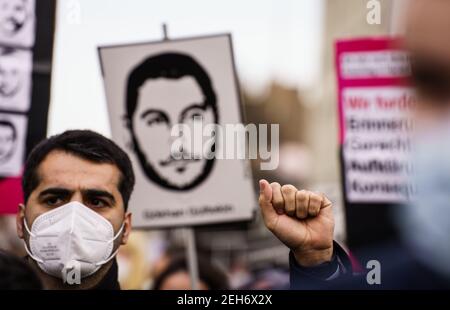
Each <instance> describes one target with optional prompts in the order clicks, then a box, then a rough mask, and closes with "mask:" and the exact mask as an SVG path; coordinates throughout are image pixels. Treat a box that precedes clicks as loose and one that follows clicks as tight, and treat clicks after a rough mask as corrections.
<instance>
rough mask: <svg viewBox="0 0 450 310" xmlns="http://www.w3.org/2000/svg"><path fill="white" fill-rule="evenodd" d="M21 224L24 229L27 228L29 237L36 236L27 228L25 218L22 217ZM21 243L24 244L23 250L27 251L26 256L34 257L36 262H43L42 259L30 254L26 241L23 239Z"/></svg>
mask: <svg viewBox="0 0 450 310" xmlns="http://www.w3.org/2000/svg"><path fill="white" fill-rule="evenodd" d="M23 224H24V226H25V229H26V230H27V232H28V234H29V235H30V236H31V237H36V235H35V234H33V233H32V232H31V231H30V229H29V228H28V225H27V221H26V219H25V218H23ZM23 244H24V246H25V251H26V252H27V254H28V256H30V257H31V258H32V259H34V260H35V261H37V262H38V263H41V264H42V263H44V261H43V260H42V259H40V258H38V257H36V256H34V255H33V254H31V251H30V250H29V249H28V246H27V243H26V241H25V239H23Z"/></svg>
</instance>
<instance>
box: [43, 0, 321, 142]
mask: <svg viewBox="0 0 450 310" xmlns="http://www.w3.org/2000/svg"><path fill="white" fill-rule="evenodd" d="M105 4H106V5H105ZM322 19H323V0H314V1H310V0H245V1H243V0H214V1H211V0H189V1H186V0H160V1H156V0H127V1H123V0H107V1H105V0H59V1H58V12H57V29H56V38H55V40H56V41H55V53H54V59H53V60H54V66H53V76H52V98H51V105H50V115H49V134H50V135H51V134H55V133H60V132H62V131H64V130H66V129H70V128H89V129H92V130H96V131H98V132H100V133H103V134H105V135H107V136H110V129H109V122H108V114H107V111H106V101H105V96H104V90H103V82H102V79H101V76H100V70H99V64H98V55H97V46H99V45H104V44H116V43H126V42H142V41H146V40H149V41H154V40H158V39H161V38H162V30H161V25H162V23H167V25H168V32H169V37H172V38H181V37H184V36H195V35H205V34H214V33H223V32H230V33H231V34H232V36H233V45H234V49H235V50H234V53H235V56H236V63H237V69H238V74H239V78H240V80H241V82H242V84H243V87H245V88H246V89H248V90H249V91H251V92H253V93H258V92H261V91H262V90H263V89H264V88H265V86H266V85H267V84H268V83H269V82H270V81H271V80H273V79H276V80H278V81H279V82H281V83H284V84H286V85H289V86H295V87H300V88H307V87H309V86H311V85H312V84H313V83H315V82H317V79H318V74H319V70H320V60H321V48H322V41H321V40H322V37H323V35H322V30H323V28H322Z"/></svg>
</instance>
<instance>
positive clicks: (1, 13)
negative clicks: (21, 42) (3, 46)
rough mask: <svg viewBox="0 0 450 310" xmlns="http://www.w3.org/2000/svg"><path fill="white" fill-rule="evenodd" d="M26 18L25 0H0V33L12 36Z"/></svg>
mask: <svg viewBox="0 0 450 310" xmlns="http://www.w3.org/2000/svg"><path fill="white" fill-rule="evenodd" d="M27 18H28V12H27V0H0V32H1V33H3V34H4V35H6V36H12V35H14V34H15V33H16V32H18V31H19V30H20V29H21V28H22V27H23V25H24V24H25V22H26V20H27Z"/></svg>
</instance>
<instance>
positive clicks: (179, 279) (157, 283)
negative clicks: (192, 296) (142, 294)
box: [153, 257, 228, 290]
mask: <svg viewBox="0 0 450 310" xmlns="http://www.w3.org/2000/svg"><path fill="white" fill-rule="evenodd" d="M198 275H199V281H198V286H199V289H201V290H226V289H228V278H227V275H226V274H225V273H224V272H223V271H222V270H221V269H220V268H218V267H217V266H216V265H214V264H212V263H210V262H209V261H208V260H206V259H205V258H202V257H199V259H198ZM153 289H154V290H191V289H192V285H191V278H190V275H189V268H188V264H187V261H186V258H184V257H176V258H174V259H172V261H171V262H170V263H169V265H168V266H167V267H166V269H165V270H163V271H162V272H161V273H160V274H159V275H157V276H156V278H155V280H154V283H153Z"/></svg>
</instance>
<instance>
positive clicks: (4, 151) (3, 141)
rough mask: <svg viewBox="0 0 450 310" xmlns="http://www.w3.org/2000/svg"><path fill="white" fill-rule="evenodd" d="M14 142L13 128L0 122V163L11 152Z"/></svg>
mask: <svg viewBox="0 0 450 310" xmlns="http://www.w3.org/2000/svg"><path fill="white" fill-rule="evenodd" d="M15 142H16V141H15V139H14V131H13V128H11V127H10V126H6V125H2V124H0V163H1V162H2V161H4V160H6V159H8V158H9V156H10V155H11V154H12V152H13V149H14V146H15Z"/></svg>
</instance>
